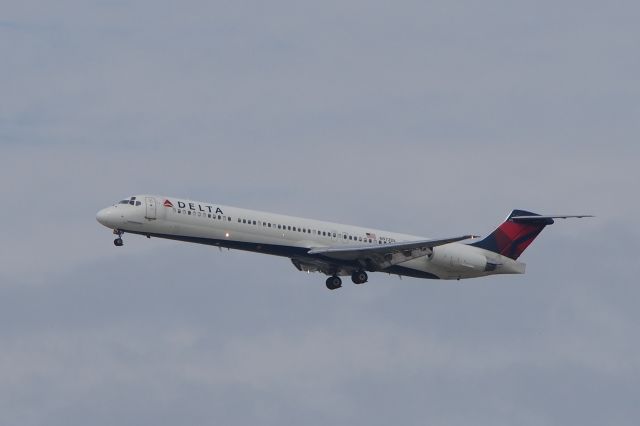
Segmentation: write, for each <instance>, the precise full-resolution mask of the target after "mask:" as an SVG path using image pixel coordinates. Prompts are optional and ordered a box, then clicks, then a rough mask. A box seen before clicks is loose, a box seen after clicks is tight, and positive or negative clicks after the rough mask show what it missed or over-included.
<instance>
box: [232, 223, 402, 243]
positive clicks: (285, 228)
mask: <svg viewBox="0 0 640 426" xmlns="http://www.w3.org/2000/svg"><path fill="white" fill-rule="evenodd" d="M238 223H243V224H247V225H255V226H260V225H262V226H263V227H266V228H274V229H275V228H277V229H281V230H283V231H294V232H302V233H303V234H305V233H306V234H313V235H322V236H323V237H332V236H333V238H336V236H337V234H336V233H335V232H330V231H318V230H316V229H307V228H301V227H299V226H291V225H282V224H275V223H274V224H272V223H271V222H260V221H255V220H252V219H240V218H238ZM342 238H343V239H345V240H351V241H359V242H364V243H370V244H372V243H373V242H374V241H373V239H372V238H367V237H361V236H360V237H356V236H354V235H347V234H343V235H342ZM389 242H390V241H382V240H379V241H378V244H386V243H389Z"/></svg>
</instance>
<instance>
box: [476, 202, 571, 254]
mask: <svg viewBox="0 0 640 426" xmlns="http://www.w3.org/2000/svg"><path fill="white" fill-rule="evenodd" d="M554 217H567V216H541V215H539V214H536V213H531V212H528V211H524V210H513V211H512V212H511V214H509V216H508V217H507V219H506V220H505V221H504V222H502V224H501V225H500V226H498V228H496V230H495V231H493V232H492V233H491V234H489V235H487V236H486V237H485V238H483V239H482V240H480V241H478V242H475V243H471V244H470V245H471V246H474V247H479V248H483V249H485V250H489V251H492V252H494V253H499V254H501V255H503V256H507V257H510V258H511V259H514V260H515V259H517V258H518V257H519V256H520V255H521V254H522V252H523V251H525V249H526V248H527V247H529V244H531V243H532V242H533V240H534V239H535V238H536V237H537V236H538V234H539V233H540V232H542V230H543V229H544V227H545V226H547V225H551V224H552V223H553V218H554Z"/></svg>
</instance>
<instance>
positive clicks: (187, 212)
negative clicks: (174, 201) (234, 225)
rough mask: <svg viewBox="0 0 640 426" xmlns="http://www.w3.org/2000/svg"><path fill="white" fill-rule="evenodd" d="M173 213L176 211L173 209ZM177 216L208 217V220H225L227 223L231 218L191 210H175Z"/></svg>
mask: <svg viewBox="0 0 640 426" xmlns="http://www.w3.org/2000/svg"><path fill="white" fill-rule="evenodd" d="M173 211H176V209H173ZM177 213H178V214H186V215H189V216H196V214H197V216H201V217H208V218H209V219H218V220H226V221H228V222H231V216H223V215H221V214H219V215H215V214H211V213H203V212H192V211H191V210H185V209H178V210H177Z"/></svg>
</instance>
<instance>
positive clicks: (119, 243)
mask: <svg viewBox="0 0 640 426" xmlns="http://www.w3.org/2000/svg"><path fill="white" fill-rule="evenodd" d="M113 233H114V234H115V235H117V236H118V238H116V239H115V240H113V244H114V245H115V246H116V247H122V245H123V244H124V241H122V234H124V232H122V231H120V230H118V229H114V230H113Z"/></svg>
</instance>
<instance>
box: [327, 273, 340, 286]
mask: <svg viewBox="0 0 640 426" xmlns="http://www.w3.org/2000/svg"><path fill="white" fill-rule="evenodd" d="M340 287H342V280H341V279H340V277H337V276H335V275H334V276H333V277H329V278H327V288H328V289H329V290H335V289H338V288H340Z"/></svg>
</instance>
